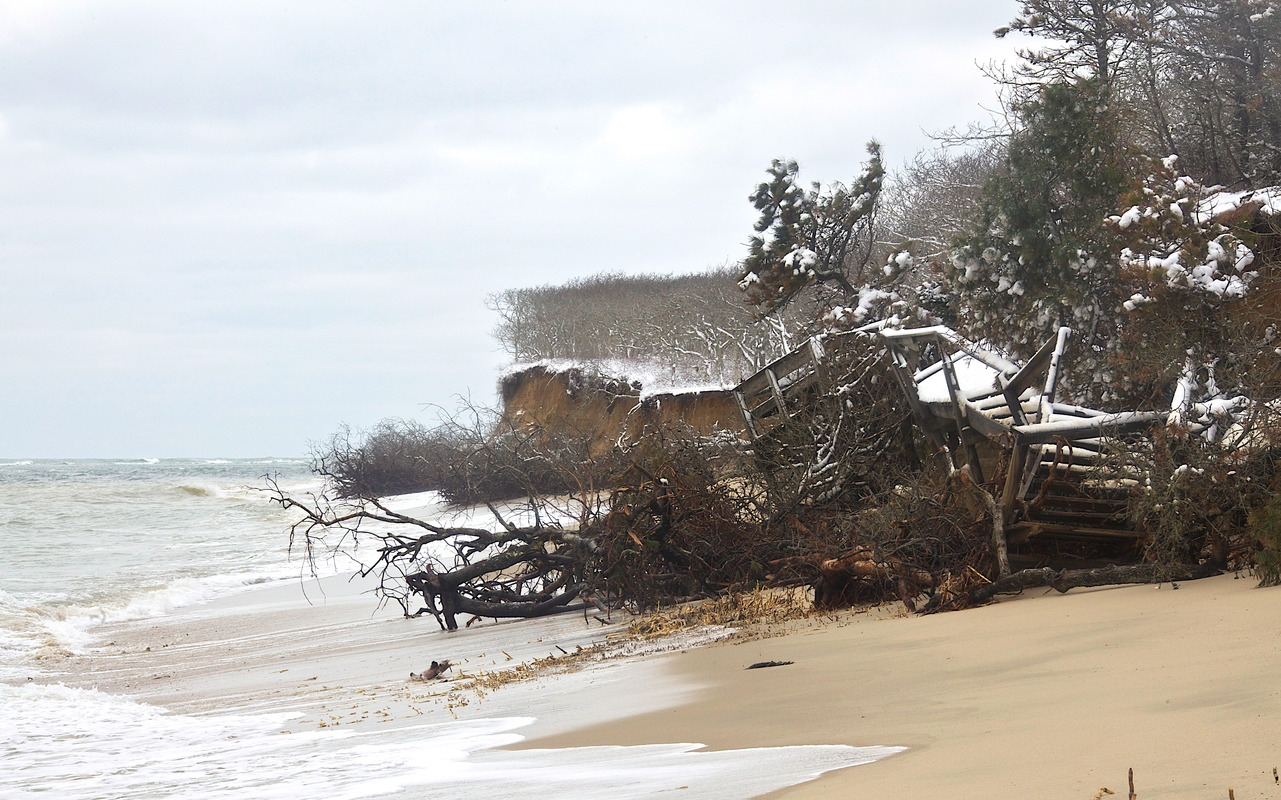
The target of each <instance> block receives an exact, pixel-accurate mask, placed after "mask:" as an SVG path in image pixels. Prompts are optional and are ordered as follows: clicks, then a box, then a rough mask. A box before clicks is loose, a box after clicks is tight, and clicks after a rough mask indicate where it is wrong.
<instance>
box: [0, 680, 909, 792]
mask: <svg viewBox="0 0 1281 800" xmlns="http://www.w3.org/2000/svg"><path fill="white" fill-rule="evenodd" d="M0 702H2V703H3V704H4V705H5V708H6V712H7V714H6V723H7V724H6V728H7V730H8V731H9V732H10V733H11V735H10V737H9V739H10V741H11V742H12V744H13V746H12V747H10V748H9V752H8V755H7V757H6V767H7V768H6V769H5V770H4V771H3V772H2V773H0V794H6V792H5V789H6V788H10V789H13V790H16V792H20V793H22V795H23V796H25V795H26V794H31V795H36V794H40V795H47V796H50V797H59V798H66V799H67V800H81V799H82V798H83V799H84V800H88V798H94V800H125V798H130V799H131V798H136V797H167V796H176V795H181V796H182V797H184V798H189V800H213V799H214V798H219V800H223V799H225V798H232V797H273V798H288V797H312V796H325V797H341V798H353V799H354V798H361V797H373V796H388V795H391V794H394V793H396V792H398V791H400V790H403V789H405V788H407V787H430V789H431V790H432V792H433V796H442V797H446V796H448V797H453V796H461V795H467V796H479V797H486V798H492V799H493V800H514V799H516V798H520V799H521V800H523V799H524V798H527V797H530V796H549V797H557V796H588V797H610V798H617V800H631V799H632V798H642V797H652V796H654V795H655V794H657V793H660V792H668V791H676V790H681V791H684V792H685V793H686V795H685V796H689V797H699V798H708V799H709V800H745V799H746V798H750V797H756V796H759V795H761V794H765V793H767V792H770V791H774V790H777V789H781V788H783V787H786V786H789V785H792V784H795V783H800V782H801V781H805V780H809V779H811V778H815V777H817V776H818V775H821V774H822V773H824V772H826V771H828V770H832V769H840V768H842V767H849V766H854V765H857V764H866V763H869V762H871V761H875V760H877V759H879V758H884V757H886V756H889V755H892V754H894V753H896V752H898V751H900V750H901V749H902V748H886V747H867V748H855V747H848V746H845V745H818V746H803V747H776V748H755V749H750V750H721V751H715V752H707V751H704V750H702V749H701V748H702V745H698V744H651V745H640V746H633V747H579V748H564V749H543V750H522V751H502V750H498V749H496V748H499V747H502V746H505V745H511V744H515V743H516V742H518V741H520V740H521V738H522V737H521V736H520V735H519V734H518V733H515V731H516V730H518V729H520V728H521V727H524V726H526V725H528V724H529V723H530V722H532V720H531V719H529V718H501V719H477V720H467V721H459V722H447V723H438V724H426V725H413V726H408V727H398V728H395V729H392V730H386V729H374V730H362V731H355V730H317V731H307V732H299V733H287V732H285V731H283V730H282V728H283V727H285V726H286V725H287V724H288V723H289V721H290V720H291V719H292V718H293V717H294V716H295V715H292V714H288V713H271V714H252V715H251V714H225V715H209V716H191V715H183V714H171V713H168V712H166V711H165V710H164V709H161V708H157V707H155V706H150V705H145V704H142V703H138V702H134V701H132V700H129V699H127V698H123V697H117V696H113V695H109V694H105V693H102V692H98V691H95V690H90V689H72V688H69V687H66V686H40V685H33V684H26V685H22V686H16V687H11V686H3V685H0Z"/></svg>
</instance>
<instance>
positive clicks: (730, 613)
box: [627, 589, 814, 639]
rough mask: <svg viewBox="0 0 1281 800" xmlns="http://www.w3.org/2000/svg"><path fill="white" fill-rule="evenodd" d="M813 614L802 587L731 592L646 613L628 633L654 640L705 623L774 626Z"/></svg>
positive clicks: (733, 625) (811, 604)
mask: <svg viewBox="0 0 1281 800" xmlns="http://www.w3.org/2000/svg"><path fill="white" fill-rule="evenodd" d="M813 613H814V611H813V603H812V602H811V601H810V598H809V596H808V595H807V594H806V593H805V592H804V591H803V590H799V589H770V590H765V591H755V592H749V593H747V594H732V595H728V596H726V597H722V598H718V599H716V600H705V601H703V602H701V603H697V604H690V605H684V606H679V607H677V608H674V609H670V610H667V611H660V612H657V613H654V614H648V615H646V616H644V617H641V618H640V619H638V620H635V621H634V622H632V624H631V625H629V626H628V627H627V633H628V634H629V635H631V636H633V637H635V638H637V639H653V638H655V637H658V636H668V635H670V634H673V633H677V632H679V631H683V630H687V629H690V628H699V627H703V626H708V625H720V626H724V627H742V626H745V625H775V624H779V623H782V622H787V621H789V620H794V619H802V618H805V617H809V616H811V615H812V614H813Z"/></svg>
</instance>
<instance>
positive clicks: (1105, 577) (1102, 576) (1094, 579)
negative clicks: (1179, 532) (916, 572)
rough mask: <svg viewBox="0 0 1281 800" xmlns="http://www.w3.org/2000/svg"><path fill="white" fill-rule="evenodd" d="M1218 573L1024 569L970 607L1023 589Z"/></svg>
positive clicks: (973, 594) (984, 589) (1204, 567)
mask: <svg viewBox="0 0 1281 800" xmlns="http://www.w3.org/2000/svg"><path fill="white" fill-rule="evenodd" d="M1218 572H1219V570H1218V569H1216V568H1215V567H1214V566H1212V565H1210V564H1198V565H1196V566H1187V567H1184V566H1160V565H1157V564H1137V565H1134V566H1127V567H1116V566H1113V567H1101V568H1099V569H1065V570H1058V571H1056V570H1054V569H1051V568H1050V567H1042V568H1040V569H1025V570H1022V571H1020V572H1015V573H1013V574H1012V575H1007V576H1006V577H1004V578H999V579H997V580H995V581H993V582H992V583H985V584H983V585H981V586H976V587H975V588H973V589H971V590H970V603H971V604H975V605H977V604H979V603H985V602H987V601H988V600H991V599H992V598H993V597H995V596H996V595H998V594H1015V593H1018V592H1021V591H1023V590H1024V589H1036V588H1039V587H1048V588H1051V589H1054V590H1055V591H1058V592H1066V591H1068V590H1069V589H1078V588H1082V587H1087V586H1113V585H1119V584H1125V583H1165V582H1167V581H1169V582H1171V583H1173V582H1175V581H1191V580H1196V579H1198V578H1208V577H1210V576H1211V575H1215V574H1218Z"/></svg>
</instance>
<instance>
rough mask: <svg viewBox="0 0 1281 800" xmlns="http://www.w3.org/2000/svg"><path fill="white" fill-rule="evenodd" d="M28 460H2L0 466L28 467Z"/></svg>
mask: <svg viewBox="0 0 1281 800" xmlns="http://www.w3.org/2000/svg"><path fill="white" fill-rule="evenodd" d="M29 466H31V462H30V461H4V462H0V467H29Z"/></svg>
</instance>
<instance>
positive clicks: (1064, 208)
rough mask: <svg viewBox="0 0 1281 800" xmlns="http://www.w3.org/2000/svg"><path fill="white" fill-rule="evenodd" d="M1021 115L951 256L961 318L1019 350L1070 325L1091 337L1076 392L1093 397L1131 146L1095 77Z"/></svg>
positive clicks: (1107, 345) (1117, 306)
mask: <svg viewBox="0 0 1281 800" xmlns="http://www.w3.org/2000/svg"><path fill="white" fill-rule="evenodd" d="M1019 122H1020V128H1019V129H1018V130H1017V131H1015V133H1013V134H1012V136H1011V138H1010V142H1009V147H1008V150H1007V153H1006V159H1005V163H1004V164H1003V165H1002V167H1001V168H1000V169H998V170H997V172H996V174H995V175H994V176H993V177H992V178H991V179H990V180H989V181H988V183H987V185H986V186H985V188H984V192H983V199H982V201H981V213H980V217H979V219H978V221H977V225H976V227H975V229H974V230H973V232H972V233H970V234H968V235H966V236H963V237H962V238H961V239H959V240H958V241H957V243H956V244H957V246H956V248H955V250H954V251H953V253H952V264H951V265H950V266H951V269H950V270H949V276H950V277H951V278H952V280H953V282H954V285H955V287H956V290H957V293H958V302H959V311H960V315H959V316H960V319H962V320H964V321H965V323H966V325H967V326H968V327H969V329H970V331H971V333H973V334H974V335H975V336H977V337H979V338H983V339H987V340H988V341H990V342H992V343H994V344H997V345H1000V346H1003V347H1006V348H1008V349H1009V350H1011V351H1012V352H1013V353H1015V354H1017V355H1021V356H1028V355H1030V354H1031V353H1032V352H1033V351H1034V350H1035V349H1036V347H1037V346H1039V345H1040V344H1041V343H1042V342H1043V341H1045V340H1046V339H1048V338H1050V337H1051V336H1052V335H1053V333H1054V331H1055V330H1056V329H1057V328H1058V327H1060V326H1063V325H1067V326H1070V327H1072V328H1073V329H1074V330H1075V331H1077V334H1078V338H1077V341H1078V342H1083V343H1084V345H1085V346H1084V347H1083V348H1081V349H1080V350H1078V351H1077V352H1076V353H1075V354H1074V356H1073V360H1072V363H1073V365H1074V366H1075V367H1076V369H1077V373H1076V375H1075V378H1076V384H1077V389H1078V391H1080V392H1081V393H1082V394H1081V396H1082V398H1083V399H1084V398H1087V397H1088V398H1089V399H1092V400H1098V399H1099V397H1100V395H1101V394H1106V392H1104V391H1103V390H1102V388H1101V387H1102V386H1103V385H1105V384H1107V383H1109V382H1110V379H1111V377H1112V376H1111V375H1110V374H1108V373H1107V370H1106V365H1107V361H1108V356H1109V354H1110V353H1112V352H1115V349H1116V347H1117V344H1116V342H1117V339H1116V326H1117V324H1118V318H1119V314H1120V312H1121V310H1122V303H1123V301H1124V299H1125V297H1124V296H1123V295H1122V290H1121V287H1120V286H1119V284H1118V283H1117V281H1116V279H1115V278H1116V255H1117V253H1118V252H1119V250H1120V246H1119V244H1118V242H1117V239H1116V236H1115V234H1114V233H1113V232H1112V231H1110V230H1108V229H1107V227H1106V226H1105V225H1104V224H1103V221H1104V219H1105V218H1106V217H1107V216H1108V215H1110V214H1112V213H1113V210H1114V209H1115V208H1116V205H1117V200H1118V198H1119V197H1120V196H1121V194H1122V193H1123V192H1124V191H1125V190H1126V189H1127V188H1128V186H1129V185H1130V181H1129V180H1128V178H1127V167H1126V161H1127V157H1128V153H1127V150H1126V148H1125V146H1124V145H1123V144H1122V143H1121V142H1120V141H1119V137H1118V135H1117V127H1116V118H1115V115H1114V114H1113V111H1112V109H1111V108H1110V104H1109V92H1108V90H1107V88H1106V87H1105V86H1104V85H1103V84H1101V83H1100V82H1099V81H1097V80H1095V79H1078V80H1076V81H1073V82H1070V83H1051V84H1047V85H1046V86H1044V87H1042V88H1041V90H1040V92H1039V93H1038V95H1037V97H1036V99H1034V100H1033V101H1031V102H1030V103H1028V104H1027V105H1025V106H1024V107H1022V108H1021V109H1020V111H1019ZM1091 387H1093V388H1091Z"/></svg>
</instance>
